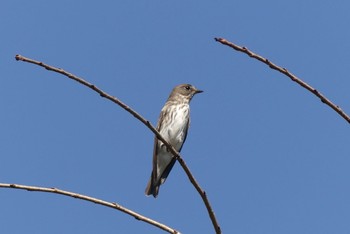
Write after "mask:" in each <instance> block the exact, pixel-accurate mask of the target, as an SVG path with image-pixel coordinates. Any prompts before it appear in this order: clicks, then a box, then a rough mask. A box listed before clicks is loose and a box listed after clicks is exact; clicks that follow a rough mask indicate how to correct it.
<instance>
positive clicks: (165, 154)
mask: <svg viewBox="0 0 350 234" xmlns="http://www.w3.org/2000/svg"><path fill="white" fill-rule="evenodd" d="M201 92H203V91H202V90H198V89H196V88H195V87H194V86H192V85H190V84H181V85H178V86H176V87H175V88H174V89H173V90H172V92H171V93H170V95H169V98H168V100H167V101H166V103H165V105H164V107H163V109H162V111H161V112H160V116H159V120H158V124H157V130H158V131H159V133H160V134H161V135H162V136H163V137H164V139H165V140H166V141H168V142H169V143H170V144H171V145H172V146H173V147H174V148H175V149H176V150H177V151H178V152H180V151H181V148H182V145H183V143H184V142H185V140H186V136H187V130H188V127H189V125H190V106H189V104H190V101H191V99H192V98H193V96H194V95H195V94H197V93H201ZM175 162H176V159H175V158H174V157H173V155H172V154H171V153H170V152H169V151H168V149H167V148H166V146H165V145H164V144H163V142H161V141H160V140H158V138H157V136H156V137H155V139H154V149H153V169H152V174H151V178H150V180H149V182H148V184H147V187H146V190H145V193H146V195H147V196H148V195H151V194H152V195H153V197H157V195H158V192H159V187H160V185H161V184H163V183H164V182H165V180H166V178H167V177H168V175H169V172H170V171H171V169H172V168H173V166H174V164H175Z"/></svg>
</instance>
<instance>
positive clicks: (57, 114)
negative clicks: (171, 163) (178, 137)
mask: <svg viewBox="0 0 350 234" xmlns="http://www.w3.org/2000/svg"><path fill="white" fill-rule="evenodd" d="M349 10H350V2H349V1H324V2H322V3H321V2H315V1H311V0H306V1H305V0H303V1H288V2H287V1H271V0H267V1H239V2H237V1H230V0H221V1H200V2H198V1H197V2H190V1H164V0H162V1H137V2H136V1H103V2H101V1H100V2H98V3H97V2H94V3H93V2H91V1H90V2H89V1H67V0H62V1H55V2H50V1H4V2H2V4H1V8H0V15H1V22H0V26H1V35H2V36H1V45H0V51H1V55H0V67H1V70H0V74H1V75H0V76H1V86H0V106H1V115H0V124H1V125H0V126H1V131H0V156H1V163H0V182H1V183H18V184H27V185H36V186H45V187H57V188H60V189H65V190H69V191H73V192H77V193H83V194H86V195H89V196H93V197H97V198H100V199H104V200H107V201H111V202H117V203H119V204H121V205H123V206H126V207H128V208H130V209H133V210H135V211H136V212H139V213H141V214H143V215H146V216H148V217H150V218H153V219H155V220H158V221H160V222H163V223H165V224H167V225H169V226H171V227H174V228H175V229H177V230H180V231H182V233H213V228H212V226H211V222H210V220H209V217H208V215H207V213H206V210H205V207H204V205H203V203H202V201H201V200H200V197H199V196H198V194H197V192H196V191H195V189H194V188H193V186H192V185H191V184H190V183H189V181H188V179H187V177H186V175H185V173H184V172H183V170H182V168H181V167H180V166H179V165H178V164H176V165H175V167H174V169H173V171H172V172H171V174H170V176H169V178H168V180H167V182H166V183H165V184H164V186H162V187H161V190H160V194H159V197H158V198H157V199H154V198H153V197H146V196H145V195H144V188H145V186H146V183H147V180H148V178H149V175H150V172H151V161H152V150H153V134H152V133H151V132H150V131H149V130H148V129H147V128H146V127H145V126H143V125H142V124H141V123H140V122H138V121H137V120H136V119H134V118H133V117H132V116H131V115H130V114H128V113H126V112H125V111H124V110H122V109H121V108H120V107H119V106H117V105H115V104H113V103H111V102H109V101H107V100H105V99H103V98H101V97H99V96H98V95H96V94H95V93H94V92H92V91H90V90H88V89H87V88H85V87H83V86H81V85H79V84H77V83H75V82H73V81H71V80H68V79H67V78H65V77H63V76H62V75H59V74H55V73H53V72H49V71H46V70H44V69H42V68H39V67H37V66H34V65H30V64H26V63H23V62H16V61H15V59H14V56H15V55H16V54H21V55H23V56H27V57H30V58H33V59H36V60H40V61H44V62H46V63H48V64H51V65H54V66H57V67H61V68H64V69H65V70H67V71H70V72H72V73H74V74H76V75H78V76H80V77H83V78H84V79H86V80H88V81H90V82H92V83H94V84H95V85H96V86H98V87H100V88H101V89H103V90H105V91H106V92H108V93H110V94H111V95H113V96H116V97H118V98H120V99H121V100H122V101H124V102H125V103H127V104H128V105H129V106H130V107H132V108H134V109H135V110H136V111H137V112H138V113H140V114H141V115H143V116H144V117H145V118H146V119H148V120H150V121H151V122H152V123H153V124H156V122H157V118H158V115H159V112H160V109H161V108H162V106H163V104H164V102H165V101H166V98H167V97H168V95H169V92H170V91H171V89H172V88H173V87H174V86H175V85H177V84H180V83H191V84H193V85H195V86H196V87H197V88H199V89H203V90H204V91H205V92H204V93H203V94H200V95H198V96H196V97H195V98H194V99H193V101H192V105H191V114H192V123H191V128H190V130H189V135H188V137H187V141H186V144H185V145H184V147H183V150H182V152H181V155H182V156H183V158H184V159H185V161H186V162H187V164H188V166H189V167H190V169H191V171H192V172H193V174H194V176H195V177H196V179H197V180H198V182H199V183H200V185H201V186H202V187H203V189H204V190H205V191H206V192H207V194H208V196H209V199H210V201H211V203H212V206H213V209H214V211H215V213H216V215H217V218H218V221H219V223H220V225H221V227H222V230H223V232H224V233H240V234H242V233H244V234H257V233H258V234H275V233H276V234H281V233H283V234H295V233H298V234H303V233H305V234H310V233H311V234H320V233H337V234H342V233H344V234H345V233H350V222H349V220H350V170H349V168H350V146H349V139H350V136H349V124H348V123H347V122H346V121H345V120H343V119H342V118H341V117H340V116H339V115H337V114H336V113H335V112H334V111H332V110H331V109H330V108H329V107H327V106H326V105H324V104H322V103H321V102H320V101H319V100H318V99H317V98H316V97H314V96H313V95H312V94H310V93H308V92H307V91H305V90H303V89H301V88H300V87H299V86H298V85H296V84H295V83H292V82H291V81H290V80H289V79H288V78H286V77H284V76H283V75H281V74H279V73H277V72H275V71H273V70H271V69H269V68H268V67H266V66H265V65H263V64H261V63H259V62H257V61H254V60H252V59H250V58H249V57H248V56H246V55H244V54H241V53H238V52H236V51H233V50H232V49H230V48H228V47H225V46H223V45H221V44H219V43H217V42H215V41H214V37H224V38H226V39H228V40H230V41H232V42H235V43H237V44H239V45H242V46H246V47H248V48H250V49H251V50H253V51H255V52H257V53H259V54H261V55H263V56H265V57H267V58H269V59H270V60H271V61H273V62H275V63H277V64H279V65H281V66H282V67H286V68H288V69H289V70H290V71H291V72H293V73H294V74H296V75H297V76H299V77H300V78H302V79H303V80H305V81H306V82H308V83H309V84H311V85H312V86H314V87H315V88H317V89H318V90H319V91H320V92H322V93H323V94H325V95H326V96H327V97H329V98H330V99H331V100H332V101H334V102H335V103H336V104H337V105H339V106H341V107H342V108H343V109H344V111H346V112H347V113H350V92H349V86H350V79H349V71H348V70H349V69H348V68H349V61H350V60H349V58H350V44H349V41H350V30H349V22H350V15H349ZM0 201H1V202H0V206H1V211H0V226H1V232H2V233H14V234H17V233H38V234H41V233H45V234H46V233H50V234H58V233H84V234H85V233H163V231H161V230H159V229H157V228H155V227H153V226H150V225H148V224H145V223H143V222H139V221H136V220H135V219H133V218H131V217H130V216H128V215H125V214H123V213H121V212H119V211H116V210H112V209H109V208H106V207H101V206H98V205H95V204H91V203H88V202H85V201H80V200H75V199H72V198H68V197H64V196H59V195H54V194H44V193H37V192H26V191H19V190H11V189H1V190H0Z"/></svg>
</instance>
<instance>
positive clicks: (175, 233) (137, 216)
mask: <svg viewBox="0 0 350 234" xmlns="http://www.w3.org/2000/svg"><path fill="white" fill-rule="evenodd" d="M0 188H14V189H22V190H28V191H36V192H45V193H56V194H60V195H64V196H68V197H73V198H78V199H81V200H85V201H89V202H93V203H96V204H99V205H103V206H107V207H109V208H113V209H116V210H119V211H121V212H124V213H126V214H128V215H131V216H133V217H135V219H137V220H140V221H143V222H146V223H149V224H151V225H153V226H156V227H158V228H160V229H163V230H164V231H167V232H169V233H173V234H179V233H180V232H178V231H176V230H175V229H173V228H170V227H168V226H166V225H164V224H161V223H159V222H157V221H155V220H153V219H150V218H147V217H145V216H143V215H141V214H138V213H136V212H134V211H132V210H129V209H127V208H125V207H123V206H121V205H119V204H117V203H115V202H107V201H104V200H101V199H97V198H94V197H89V196H86V195H82V194H79V193H73V192H69V191H65V190H61V189H57V188H45V187H36V186H27V185H20V184H3V183H0Z"/></svg>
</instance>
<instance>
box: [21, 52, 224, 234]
mask: <svg viewBox="0 0 350 234" xmlns="http://www.w3.org/2000/svg"><path fill="white" fill-rule="evenodd" d="M15 58H16V60H17V61H23V62H28V63H32V64H35V65H38V66H41V67H44V68H45V69H47V70H49V71H54V72H57V73H60V74H62V75H64V76H67V77H69V78H70V79H72V80H75V81H77V82H79V83H81V84H83V85H84V86H87V87H89V88H90V89H92V90H94V91H95V92H97V93H98V94H100V96H101V97H104V98H106V99H108V100H110V101H112V102H114V103H116V104H118V105H119V106H120V107H122V108H123V109H124V110H126V111H127V112H129V113H130V114H132V115H133V116H134V117H135V118H136V119H138V120H140V121H141V122H142V123H143V124H144V125H146V127H148V128H149V129H150V130H151V131H152V132H153V133H154V134H155V135H156V136H157V138H158V139H159V140H160V141H162V142H163V143H164V144H165V145H166V147H167V149H168V150H169V151H170V152H171V153H172V154H173V155H174V157H175V158H176V159H177V161H178V162H179V163H180V165H181V166H182V168H183V169H184V171H185V172H186V175H187V176H188V178H189V180H190V181H191V183H192V184H193V186H194V187H195V188H196V190H197V192H198V193H199V195H200V196H201V198H202V200H203V202H204V204H205V207H206V208H207V211H208V214H209V217H210V219H211V221H212V224H213V227H214V229H215V232H216V233H217V234H220V233H221V229H220V226H219V223H218V221H217V219H216V216H215V214H214V211H213V209H212V207H211V205H210V202H209V200H208V197H207V195H206V192H205V191H204V190H203V189H202V188H201V187H200V186H199V184H198V182H197V181H196V179H195V178H194V176H193V175H192V173H191V171H190V169H189V168H188V166H187V165H186V163H185V161H184V160H183V159H182V158H181V156H180V154H179V153H178V152H177V151H176V150H175V148H174V147H173V146H172V145H171V144H169V143H168V142H167V141H166V140H165V139H164V138H163V137H162V135H161V134H160V133H159V132H158V131H157V130H156V129H155V127H153V126H152V124H151V123H150V122H149V121H148V120H146V119H145V118H143V117H142V116H141V115H140V114H138V113H137V112H136V111H134V110H133V109H131V108H130V107H129V106H127V105H126V104H124V103H123V102H122V101H120V100H119V99H118V98H116V97H113V96H111V95H109V94H108V93H106V92H104V91H103V90H101V89H99V88H97V87H96V86H95V85H93V84H91V83H89V82H87V81H85V80H84V79H82V78H80V77H77V76H75V75H73V74H72V73H69V72H67V71H65V70H63V69H61V68H56V67H53V66H50V65H47V64H45V63H42V62H39V61H35V60H33V59H29V58H26V57H23V56H21V55H16V57H15Z"/></svg>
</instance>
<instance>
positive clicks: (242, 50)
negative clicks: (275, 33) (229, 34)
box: [215, 38, 350, 123]
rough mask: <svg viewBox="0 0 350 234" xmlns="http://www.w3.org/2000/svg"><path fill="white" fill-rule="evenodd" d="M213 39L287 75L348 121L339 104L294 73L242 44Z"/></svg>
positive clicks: (349, 121)
mask: <svg viewBox="0 0 350 234" xmlns="http://www.w3.org/2000/svg"><path fill="white" fill-rule="evenodd" d="M215 41H217V42H220V43H221V44H223V45H226V46H228V47H231V48H232V49H234V50H237V51H239V52H243V53H245V54H247V55H248V56H249V57H252V58H255V59H257V60H259V61H260V62H263V63H265V64H266V65H268V66H269V67H270V68H271V69H273V70H277V71H279V72H281V73H282V74H284V75H286V76H288V77H289V78H290V79H291V80H292V81H294V82H296V83H297V84H299V85H300V86H302V87H303V88H305V89H307V90H308V91H310V92H311V93H313V94H314V95H315V96H317V97H318V98H319V99H320V100H321V102H323V103H324V104H326V105H328V106H329V107H330V108H332V109H333V110H334V111H335V112H337V113H338V114H339V115H340V116H341V117H343V118H344V119H345V120H346V121H347V122H348V123H350V117H349V116H348V115H347V114H346V113H345V112H344V111H343V110H342V109H341V108H340V107H339V106H337V105H336V104H334V103H333V102H331V101H330V100H329V99H328V98H327V97H326V96H324V95H323V94H322V93H320V92H319V91H318V90H317V89H315V88H313V87H312V86H310V85H309V84H307V83H306V82H304V81H302V80H301V79H299V78H298V77H297V76H295V75H294V74H292V73H291V72H289V71H288V70H287V69H286V68H282V67H280V66H278V65H276V64H274V63H272V62H271V61H270V60H268V59H267V58H264V57H262V56H260V55H258V54H255V53H254V52H252V51H251V50H249V49H248V48H246V47H244V46H243V47H241V46H238V45H236V44H234V43H232V42H229V41H227V40H226V39H224V38H215Z"/></svg>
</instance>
